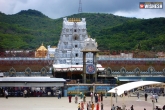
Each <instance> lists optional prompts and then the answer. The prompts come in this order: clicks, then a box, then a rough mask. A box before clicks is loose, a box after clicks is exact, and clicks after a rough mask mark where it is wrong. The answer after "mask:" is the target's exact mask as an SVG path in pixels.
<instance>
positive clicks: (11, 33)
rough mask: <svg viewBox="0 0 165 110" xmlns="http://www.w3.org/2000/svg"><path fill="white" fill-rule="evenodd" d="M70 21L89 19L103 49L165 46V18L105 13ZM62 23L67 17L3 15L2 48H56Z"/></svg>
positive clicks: (27, 13)
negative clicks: (144, 17) (43, 46)
mask: <svg viewBox="0 0 165 110" xmlns="http://www.w3.org/2000/svg"><path fill="white" fill-rule="evenodd" d="M66 17H68V18H86V22H87V31H88V34H89V35H91V37H92V38H96V41H97V42H98V46H99V49H109V48H110V49H111V50H134V49H135V48H136V46H137V45H138V48H141V49H144V50H150V49H151V46H150V44H153V43H154V45H152V49H157V48H158V47H162V46H164V44H163V43H162V42H163V41H164V39H165V37H163V36H164V33H165V31H164V29H165V26H163V24H164V21H165V18H157V19H148V20H143V19H136V18H127V17H121V16H115V15H112V14H102V13H80V14H74V15H71V16H66ZM62 21H63V17H62V18H59V19H50V18H49V17H47V16H46V15H44V14H42V13H41V12H39V11H36V10H31V9H30V10H23V11H21V12H19V13H17V14H14V15H5V14H3V13H0V48H1V49H3V50H5V49H34V50H35V49H36V48H37V47H39V46H40V45H41V43H44V45H45V46H47V45H52V46H55V45H57V43H58V41H59V37H60V33H61V29H62ZM160 27H161V28H160ZM153 31H154V33H153ZM155 31H156V32H155ZM151 35H152V36H151ZM160 38H161V40H160ZM155 40H157V41H158V42H157V41H156V43H155ZM160 41H162V42H160ZM149 43H150V44H149Z"/></svg>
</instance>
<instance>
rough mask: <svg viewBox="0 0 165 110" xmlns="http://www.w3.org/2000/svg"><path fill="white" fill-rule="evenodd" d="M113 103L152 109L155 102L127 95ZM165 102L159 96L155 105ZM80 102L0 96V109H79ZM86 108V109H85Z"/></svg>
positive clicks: (107, 102)
mask: <svg viewBox="0 0 165 110" xmlns="http://www.w3.org/2000/svg"><path fill="white" fill-rule="evenodd" d="M86 99H87V101H90V97H87V98H86ZM112 99H113V100H112V101H113V104H115V105H118V106H121V105H122V103H123V102H124V103H125V104H126V108H127V109H130V106H131V105H134V109H135V110H144V108H146V109H147V110H152V107H153V104H152V102H151V99H148V101H144V97H141V98H140V99H139V100H138V99H137V97H129V98H128V97H125V98H124V100H123V98H121V97H118V98H117V103H116V98H112ZM103 104H104V110H111V109H110V108H111V107H110V106H111V97H107V98H104V99H103ZM164 104H165V97H159V99H158V103H156V104H155V105H157V106H159V107H161V108H162V106H163V105H164ZM77 107H78V104H75V103H74V98H72V103H69V101H68V98H67V97H62V98H61V99H58V98H57V97H30V98H23V97H9V98H8V99H5V97H1V98H0V110H77ZM85 110H86V109H85Z"/></svg>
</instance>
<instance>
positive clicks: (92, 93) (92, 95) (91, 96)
mask: <svg viewBox="0 0 165 110" xmlns="http://www.w3.org/2000/svg"><path fill="white" fill-rule="evenodd" d="M90 95H91V102H93V92H91V94H90Z"/></svg>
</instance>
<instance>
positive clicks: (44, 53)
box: [35, 43, 48, 58]
mask: <svg viewBox="0 0 165 110" xmlns="http://www.w3.org/2000/svg"><path fill="white" fill-rule="evenodd" d="M47 52H48V50H47V49H46V48H45V47H44V45H43V43H42V45H41V46H40V47H39V48H38V49H37V50H36V52H35V57H37V58H45V57H46V56H47Z"/></svg>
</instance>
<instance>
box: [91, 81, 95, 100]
mask: <svg viewBox="0 0 165 110" xmlns="http://www.w3.org/2000/svg"><path fill="white" fill-rule="evenodd" d="M94 94H95V83H93V94H92V95H93V98H94V97H95V96H94ZM93 98H92V102H93Z"/></svg>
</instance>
